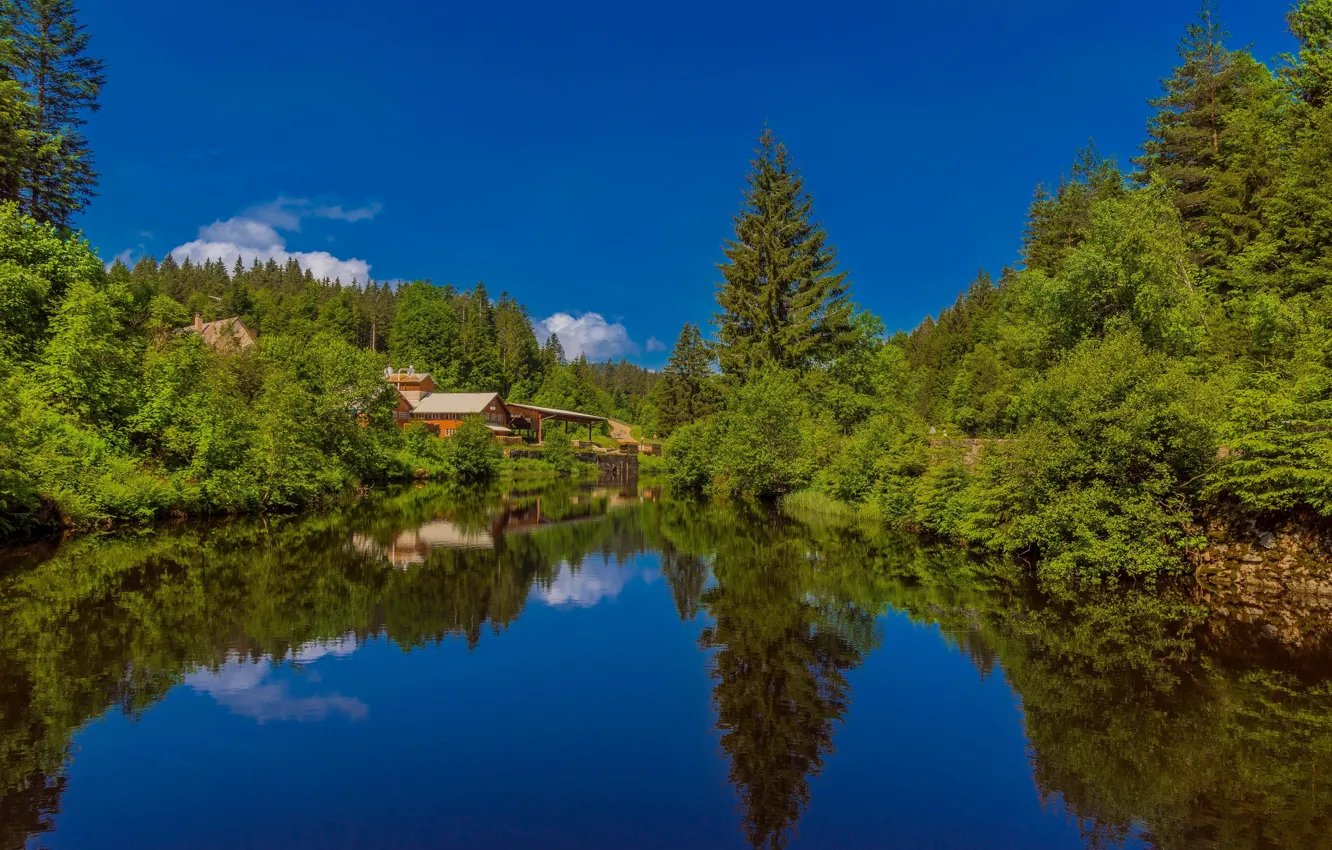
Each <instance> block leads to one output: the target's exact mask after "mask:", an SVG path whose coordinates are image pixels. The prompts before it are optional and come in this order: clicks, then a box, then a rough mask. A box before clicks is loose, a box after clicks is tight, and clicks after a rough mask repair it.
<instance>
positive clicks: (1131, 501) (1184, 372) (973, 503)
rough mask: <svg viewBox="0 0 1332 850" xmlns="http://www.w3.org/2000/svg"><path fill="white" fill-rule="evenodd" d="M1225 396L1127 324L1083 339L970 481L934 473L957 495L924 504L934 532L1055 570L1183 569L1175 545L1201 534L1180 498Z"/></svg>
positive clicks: (1197, 468) (1032, 394)
mask: <svg viewBox="0 0 1332 850" xmlns="http://www.w3.org/2000/svg"><path fill="white" fill-rule="evenodd" d="M1221 399H1222V396H1221V395H1220V393H1219V391H1218V388H1217V387H1216V386H1215V384H1208V383H1206V382H1204V381H1202V380H1201V379H1200V378H1198V377H1197V376H1195V375H1194V374H1192V373H1191V372H1190V370H1189V369H1188V367H1187V366H1186V365H1185V364H1184V363H1183V362H1181V361H1178V360H1174V359H1171V358H1170V357H1168V356H1166V355H1163V354H1160V353H1156V352H1151V351H1149V350H1148V349H1147V348H1146V346H1145V345H1144V344H1143V342H1142V340H1141V338H1140V337H1139V336H1138V335H1137V334H1136V333H1134V332H1125V333H1118V334H1114V335H1111V336H1110V337H1107V338H1106V339H1103V340H1088V341H1086V342H1083V343H1082V344H1080V345H1079V346H1077V348H1075V349H1074V350H1073V351H1072V352H1070V353H1069V355H1068V356H1067V357H1065V358H1064V359H1063V360H1062V361H1060V362H1059V364H1058V365H1056V366H1055V367H1054V368H1052V369H1050V370H1049V372H1048V373H1047V374H1046V375H1045V377H1044V378H1043V379H1042V380H1040V381H1038V382H1036V383H1035V384H1033V385H1031V386H1030V387H1029V388H1028V389H1027V391H1026V392H1025V393H1024V394H1023V396H1022V397H1021V398H1020V399H1019V400H1018V401H1017V402H1016V405H1017V407H1018V409H1019V411H1020V416H1021V417H1022V421H1023V422H1024V425H1023V426H1022V427H1021V429H1020V431H1019V434H1018V439H1016V440H1014V441H1013V442H1011V443H1007V444H1003V445H1000V446H995V447H993V448H992V450H990V451H987V452H986V453H985V455H984V456H983V458H982V461H981V463H980V468H979V470H978V472H977V474H975V475H974V476H972V479H971V481H970V482H969V485H968V486H966V487H965V489H962V488H961V486H960V485H958V484H957V483H956V482H955V480H943V481H941V482H940V484H941V487H940V489H941V490H944V491H948V492H952V493H954V494H956V497H955V498H954V499H952V500H949V499H942V500H941V499H938V498H935V499H934V500H933V502H932V503H930V504H926V505H924V506H923V511H922V513H923V515H925V516H927V517H928V520H929V522H930V524H931V525H932V526H933V527H935V528H938V529H939V530H942V531H945V532H949V533H956V534H957V535H958V536H961V537H964V538H966V539H968V540H971V541H974V542H978V543H982V544H985V545H987V546H990V547H992V548H997V549H1001V550H1005V551H1011V552H1032V553H1037V554H1039V555H1041V556H1042V558H1043V559H1044V560H1043V563H1042V565H1041V570H1042V571H1043V572H1044V573H1046V574H1048V575H1051V576H1059V577H1088V578H1093V579H1097V578H1102V577H1107V576H1112V575H1116V574H1122V575H1129V576H1152V575H1156V574H1158V573H1163V572H1174V571H1179V570H1180V569H1182V568H1183V560H1182V558H1181V557H1180V555H1181V551H1180V547H1181V546H1184V545H1191V544H1192V543H1194V542H1196V541H1194V539H1193V538H1192V537H1191V536H1190V532H1189V527H1190V524H1191V523H1192V521H1193V519H1194V517H1193V514H1192V512H1191V510H1190V508H1189V502H1188V500H1187V498H1186V497H1187V496H1188V495H1189V494H1191V493H1196V492H1197V489H1198V481H1199V480H1200V479H1201V477H1202V476H1203V475H1204V474H1205V473H1206V471H1207V470H1208V469H1209V467H1210V466H1211V464H1212V462H1213V460H1214V458H1215V455H1216V445H1217V422H1218V421H1219V420H1220V414H1221V410H1222V404H1221ZM941 475H942V474H941ZM959 506H960V507H959Z"/></svg>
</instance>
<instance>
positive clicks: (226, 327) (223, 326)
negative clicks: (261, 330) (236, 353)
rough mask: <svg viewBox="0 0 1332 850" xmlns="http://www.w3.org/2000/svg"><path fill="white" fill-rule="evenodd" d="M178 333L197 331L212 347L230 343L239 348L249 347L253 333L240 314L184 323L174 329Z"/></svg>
mask: <svg viewBox="0 0 1332 850" xmlns="http://www.w3.org/2000/svg"><path fill="white" fill-rule="evenodd" d="M176 333H178V334H193V333H197V334H198V335H199V336H200V337H202V338H203V341H204V342H206V343H208V344H209V345H210V346H212V347H213V348H221V347H229V346H232V345H235V346H239V347H240V348H249V347H250V346H251V345H252V344H253V343H254V334H253V333H251V332H250V329H249V328H247V327H245V323H244V322H242V321H241V318H240V316H231V317H230V318H226V319H214V320H213V321H211V322H202V323H200V324H195V325H186V326H185V327H183V328H178V329H177V330H176Z"/></svg>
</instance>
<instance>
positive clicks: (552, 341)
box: [541, 334, 566, 374]
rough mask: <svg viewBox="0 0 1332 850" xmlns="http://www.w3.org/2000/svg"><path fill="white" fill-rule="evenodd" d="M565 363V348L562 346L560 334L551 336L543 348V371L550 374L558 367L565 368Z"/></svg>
mask: <svg viewBox="0 0 1332 850" xmlns="http://www.w3.org/2000/svg"><path fill="white" fill-rule="evenodd" d="M565 362H566V361H565V359H564V346H563V345H560V337H559V335H558V334H551V335H550V336H548V337H547V338H546V341H545V343H543V344H542V346H541V371H542V372H543V373H545V374H549V373H550V372H552V371H554V369H555V367H556V366H563V365H564V364H565Z"/></svg>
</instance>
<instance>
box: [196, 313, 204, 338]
mask: <svg viewBox="0 0 1332 850" xmlns="http://www.w3.org/2000/svg"><path fill="white" fill-rule="evenodd" d="M194 332H195V333H197V334H201V333H203V313H195V314H194Z"/></svg>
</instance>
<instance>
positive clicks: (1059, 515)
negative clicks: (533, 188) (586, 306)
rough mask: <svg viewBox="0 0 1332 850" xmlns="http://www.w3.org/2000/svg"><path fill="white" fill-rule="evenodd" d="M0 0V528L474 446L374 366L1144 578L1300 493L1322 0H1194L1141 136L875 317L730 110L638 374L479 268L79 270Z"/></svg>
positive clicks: (1321, 523)
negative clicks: (734, 210)
mask: <svg viewBox="0 0 1332 850" xmlns="http://www.w3.org/2000/svg"><path fill="white" fill-rule="evenodd" d="M3 12H4V14H3V15H2V16H0V21H3V22H4V23H3V24H2V25H3V26H4V27H6V29H5V30H4V31H2V32H0V45H3V46H2V47H0V51H3V52H2V53H0V201H2V202H3V206H0V383H3V388H0V535H19V534H26V533H31V532H32V531H34V530H36V529H40V528H46V527H53V526H60V525H63V526H85V527H86V526H92V525H96V524H99V523H104V522H107V521H111V520H148V519H151V518H154V517H160V516H164V515H168V514H208V513H223V512H262V511H272V510H283V509H291V508H295V507H299V506H303V505H309V504H312V503H317V502H320V501H322V500H326V499H330V498H334V497H336V496H337V495H339V494H342V493H346V492H348V491H349V490H351V489H353V488H356V487H360V486H365V485H369V484H374V483H376V482H382V481H388V480H393V479H397V478H406V477H410V476H412V475H413V474H417V473H418V472H419V471H421V470H426V471H429V472H430V473H432V474H435V475H438V476H442V477H445V478H449V477H453V478H459V479H462V478H468V477H485V476H487V475H489V474H492V473H493V469H494V465H495V463H497V461H496V460H495V459H494V457H493V456H492V455H493V454H494V453H492V452H490V451H489V450H488V449H487V448H486V447H485V445H483V444H484V443H485V441H484V440H481V439H475V440H472V441H471V443H470V445H471V448H469V449H467V451H468V452H469V453H470V454H469V456H468V457H465V458H464V457H462V456H460V454H459V453H460V452H462V451H464V449H463V446H465V445H467V444H468V441H464V440H458V441H455V444H454V445H453V446H452V447H450V446H443V445H441V444H440V441H437V440H433V439H426V438H425V436H424V435H421V434H413V433H410V432H409V433H407V434H404V433H402V432H400V431H399V430H398V429H397V428H395V427H394V426H393V423H392V412H391V410H392V406H393V403H394V398H393V393H392V390H391V389H389V388H388V387H387V386H386V385H385V382H384V381H383V380H382V371H383V368H384V367H385V366H386V365H392V366H407V365H412V366H414V367H415V368H416V369H417V370H419V371H430V372H431V373H433V374H434V376H435V379H436V382H437V384H438V385H439V386H440V388H441V389H456V390H491V389H495V390H498V391H500V392H501V393H503V394H504V395H505V397H506V398H509V399H512V400H518V401H530V402H533V403H536V404H542V405H547V406H552V407H562V408H571V409H577V410H583V411H586V412H590V413H596V414H601V415H608V416H613V417H616V418H619V419H621V420H623V421H626V422H629V423H632V424H635V425H638V426H640V427H641V429H642V433H644V434H647V435H654V434H656V435H660V436H662V437H664V438H666V439H667V442H666V459H665V468H666V471H667V474H668V475H669V478H670V481H671V483H672V486H673V487H674V488H675V489H676V491H677V492H685V491H696V492H698V493H700V494H703V495H705V496H707V497H709V498H713V499H718V500H732V501H734V500H751V499H758V500H765V499H774V498H786V499H799V500H801V501H802V504H804V505H807V506H808V505H821V506H822V508H823V509H824V510H826V511H829V512H837V513H839V514H851V515H854V516H855V517H857V519H858V521H860V522H863V523H867V524H870V525H872V526H875V527H878V528H893V529H903V530H910V531H919V532H925V533H928V534H930V535H934V536H937V537H940V538H943V539H946V540H951V541H956V542H959V543H963V544H966V545H967V546H970V547H974V548H976V549H979V550H983V551H988V552H993V553H1001V554H1006V555H1014V556H1020V557H1023V558H1027V559H1030V560H1032V561H1033V562H1038V563H1039V564H1040V565H1041V566H1040V569H1041V571H1042V572H1043V573H1044V574H1045V575H1047V576H1051V577H1066V578H1091V579H1100V578H1106V577H1113V576H1131V577H1143V578H1152V577H1156V576H1160V575H1165V574H1169V573H1174V572H1181V571H1184V570H1187V569H1188V568H1189V564H1190V561H1191V559H1192V558H1195V557H1197V556H1198V554H1199V553H1200V552H1201V551H1202V550H1204V549H1205V547H1206V546H1207V541H1208V533H1209V530H1210V529H1214V528H1216V527H1237V526H1240V525H1249V526H1252V525H1254V524H1258V525H1261V526H1262V527H1265V528H1277V527H1290V526H1298V527H1300V528H1305V529H1313V530H1316V531H1318V530H1321V531H1326V529H1327V527H1328V521H1329V519H1332V327H1330V325H1332V299H1330V297H1329V294H1330V293H1332V288H1330V287H1329V283H1332V191H1329V189H1328V187H1329V186H1332V0H1302V2H1300V3H1299V4H1298V5H1296V6H1295V7H1293V8H1292V9H1291V11H1290V12H1289V14H1288V18H1287V20H1288V23H1289V28H1290V32H1291V34H1292V35H1293V36H1294V39H1295V42H1296V44H1297V46H1298V49H1297V50H1295V51H1294V52H1292V53H1291V54H1290V55H1286V56H1282V57H1280V58H1279V59H1278V60H1276V61H1274V62H1273V63H1271V66H1270V67H1269V65H1267V64H1264V63H1263V62H1262V61H1260V60H1259V59H1257V58H1256V57H1254V56H1253V55H1252V53H1251V51H1249V50H1247V49H1244V48H1237V47H1235V46H1233V45H1232V38H1231V36H1230V34H1229V33H1228V32H1227V31H1226V29H1225V27H1224V25H1223V23H1222V20H1221V18H1220V15H1219V13H1218V10H1217V9H1216V7H1215V3H1214V2H1212V0H1207V2H1205V3H1204V4H1203V6H1202V10H1201V12H1200V13H1199V16H1198V18H1197V19H1196V20H1195V21H1194V22H1193V23H1191V24H1190V25H1189V26H1188V28H1187V30H1186V32H1185V34H1184V36H1183V38H1182V40H1181V42H1180V45H1179V62H1178V66H1177V67H1175V68H1174V69H1170V70H1168V73H1167V76H1166V77H1165V78H1164V79H1163V80H1162V88H1161V91H1160V93H1159V94H1158V95H1157V96H1155V97H1154V98H1153V99H1152V100H1151V101H1150V103H1151V106H1152V110H1153V112H1152V117H1151V119H1150V120H1149V122H1148V124H1147V127H1146V128H1145V129H1146V132H1145V139H1144V141H1143V143H1142V147H1141V152H1140V155H1139V156H1137V157H1135V158H1134V159H1133V160H1132V161H1131V162H1129V163H1124V164H1120V163H1117V162H1114V161H1111V160H1109V159H1107V158H1105V157H1103V156H1102V155H1101V154H1100V153H1099V152H1098V151H1097V149H1096V147H1095V146H1094V144H1090V143H1089V144H1088V146H1087V147H1086V148H1085V149H1083V150H1081V151H1078V152H1077V153H1076V155H1075V157H1074V158H1073V161H1072V163H1071V165H1070V166H1068V168H1067V171H1066V173H1065V174H1064V176H1063V177H1061V178H1060V179H1059V180H1058V181H1057V182H1056V183H1055V184H1053V185H1050V186H1042V187H1038V188H1037V190H1036V193H1035V196H1034V198H1033V200H1032V202H1031V206H1030V214H1029V218H1028V222H1027V227H1026V229H1025V231H1024V232H1023V233H1022V234H1020V236H1019V234H1014V242H1015V244H1020V246H1021V248H1020V258H1021V262H1020V263H1018V264H1017V265H1016V266H1015V267H1012V268H1005V269H1003V270H1001V271H1000V272H999V273H998V274H995V275H993V276H991V275H988V274H985V273H982V274H980V275H979V276H978V277H977V278H976V280H975V281H973V282H972V283H971V284H970V285H969V286H967V287H966V289H965V291H963V292H962V293H961V294H960V295H959V297H958V299H957V301H956V302H955V303H954V304H953V305H951V306H950V307H948V308H947V309H944V310H942V311H941V312H940V313H939V314H938V315H937V317H927V318H926V319H925V320H924V321H923V322H922V323H921V324H920V325H919V326H918V327H917V328H916V329H915V330H914V331H912V332H910V333H903V332H898V333H893V334H890V333H888V332H887V331H886V329H885V327H884V325H883V323H882V322H881V320H879V319H878V318H877V317H875V316H873V315H872V314H870V313H868V312H867V311H865V310H864V309H862V308H861V307H860V306H859V305H858V304H857V303H856V302H855V300H854V293H853V291H852V285H851V284H852V277H851V270H849V269H844V268H842V267H841V266H839V264H838V260H837V251H836V248H835V247H834V244H833V242H832V241H831V237H830V234H828V233H827V232H826V231H825V229H824V228H823V226H822V225H821V224H819V223H818V220H817V217H816V216H815V213H814V206H813V200H812V195H811V192H810V191H809V189H808V188H807V187H806V185H805V182H804V179H803V177H802V176H801V173H800V170H799V168H798V167H797V165H796V163H795V161H794V159H793V157H792V154H791V152H790V151H788V150H787V148H786V147H785V146H784V145H783V144H782V142H781V141H780V140H779V139H778V138H777V137H776V135H775V134H774V133H773V132H772V131H770V130H765V131H764V133H763V134H762V136H761V138H760V140H759V144H758V148H757V150H756V152H755V156H754V159H753V161H752V162H751V166H750V170H749V173H748V174H747V176H746V178H745V179H746V184H745V189H744V195H743V205H742V208H741V211H740V212H739V213H738V214H737V215H736V216H735V217H734V232H733V233H732V234H731V235H730V238H729V239H728V240H727V241H726V242H725V243H724V246H723V256H722V257H721V262H720V263H719V264H718V271H719V273H720V277H721V281H720V282H719V283H718V284H717V289H716V301H717V312H716V314H715V315H714V316H712V317H711V320H710V321H709V322H697V323H689V324H687V325H685V327H684V328H683V329H682V331H681V333H680V336H679V339H678V341H677V343H676V345H675V348H674V350H673V352H672V353H671V357H670V360H669V363H668V364H667V366H666V367H665V368H664V369H663V370H661V371H660V372H651V371H648V370H646V369H644V368H642V367H640V366H638V365H635V364H632V363H628V362H624V361H621V362H619V363H610V362H607V363H592V362H588V361H587V360H586V358H584V357H581V356H580V357H577V358H574V359H572V360H570V359H569V358H567V357H566V356H565V354H564V352H563V350H562V348H561V345H560V341H559V339H558V338H557V337H556V336H553V335H552V336H550V337H549V338H548V339H546V340H545V341H544V343H543V342H541V341H539V339H538V336H537V334H536V331H535V328H534V325H533V322H532V321H531V317H530V316H529V315H528V313H527V311H526V309H525V308H524V307H523V306H522V305H521V304H519V303H518V302H517V301H516V300H515V299H514V298H513V297H512V296H510V295H509V294H507V293H500V294H499V295H498V296H495V295H492V294H491V292H490V291H489V290H488V289H487V288H486V286H485V285H484V284H483V283H477V284H475V285H473V286H471V287H470V288H458V287H455V286H450V285H436V284H434V283H432V282H430V281H425V280H422V281H413V282H408V283H401V284H385V283H379V282H375V281H369V280H367V281H355V280H353V281H340V280H331V281H330V280H319V279H316V278H314V276H313V275H312V274H311V273H310V271H309V270H308V269H302V268H301V267H300V265H299V264H298V263H296V262H295V261H294V260H293V261H288V262H287V263H285V264H280V263H277V262H275V261H273V260H271V259H269V260H265V259H263V258H253V259H252V260H251V261H250V262H243V261H238V262H236V264H235V265H234V266H232V267H227V266H226V265H225V264H224V263H223V262H221V261H220V260H214V261H210V262H205V263H203V264H193V263H191V262H189V261H187V260H186V261H180V262H178V261H177V259H176V258H174V257H171V256H168V257H165V258H164V259H162V260H161V261H160V262H159V261H158V260H156V259H154V258H152V257H145V258H143V259H141V260H139V261H138V262H137V263H135V264H134V266H133V267H132V268H129V267H127V266H125V265H124V264H121V263H119V262H116V263H112V264H111V265H110V266H109V267H108V266H106V265H105V264H104V263H103V261H102V260H101V259H99V258H98V256H97V254H96V252H95V251H94V250H93V249H92V247H91V246H90V245H89V244H88V243H87V242H86V241H85V240H84V239H83V238H82V236H81V235H80V234H78V233H77V232H75V231H73V230H71V229H70V223H71V222H72V221H74V219H75V217H76V216H77V214H78V213H79V212H80V211H81V210H83V209H84V208H86V206H87V205H88V204H89V203H91V202H92V200H93V198H94V195H95V190H96V179H97V174H96V170H95V161H94V158H93V156H92V152H91V150H90V149H89V145H88V143H87V140H86V138H85V137H84V136H83V134H82V130H81V127H82V126H83V122H84V121H85V120H86V115H87V114H88V113H89V112H91V111H94V110H96V108H97V97H98V93H99V91H100V88H101V86H102V85H103V84H104V82H105V75H104V69H103V67H102V64H101V62H100V61H98V60H96V59H93V58H91V57H90V56H89V55H88V48H89V36H88V34H87V33H86V32H85V31H84V30H83V28H82V27H81V26H80V25H79V24H78V22H77V20H76V14H75V10H74V7H73V4H72V3H71V2H70V0H6V1H5V2H4V4H3ZM1163 70H1166V69H1163ZM857 285H866V284H865V282H861V283H859V284H857ZM869 285H873V282H869ZM196 315H197V316H199V317H201V318H202V319H204V320H211V319H215V318H224V317H231V316H239V317H241V319H242V321H243V322H244V323H245V324H246V326H247V327H248V328H250V329H251V330H252V331H254V332H255V333H256V334H257V337H258V343H257V344H256V345H255V346H253V347H252V348H249V349H246V350H244V351H242V352H238V353H227V354H222V353H218V352H216V351H214V350H212V349H211V348H209V347H208V346H206V345H203V344H202V343H201V342H200V340H199V339H198V337H197V336H196V335H192V334H189V333H181V332H179V331H180V330H181V329H183V328H187V327H188V326H189V325H190V324H191V321H192V320H193V318H194V316H196ZM481 436H483V435H481ZM445 442H447V441H445ZM477 458H480V460H478V459H477Z"/></svg>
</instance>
